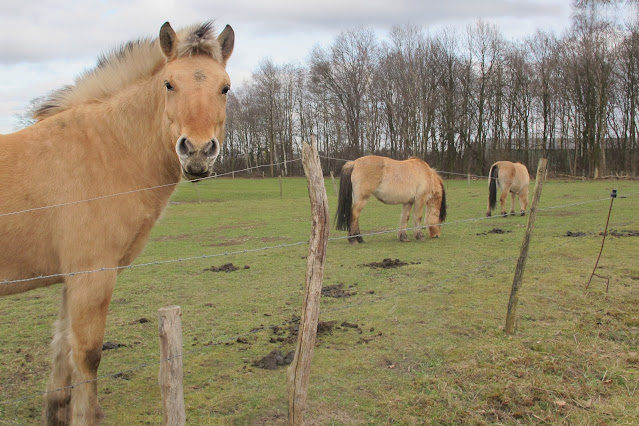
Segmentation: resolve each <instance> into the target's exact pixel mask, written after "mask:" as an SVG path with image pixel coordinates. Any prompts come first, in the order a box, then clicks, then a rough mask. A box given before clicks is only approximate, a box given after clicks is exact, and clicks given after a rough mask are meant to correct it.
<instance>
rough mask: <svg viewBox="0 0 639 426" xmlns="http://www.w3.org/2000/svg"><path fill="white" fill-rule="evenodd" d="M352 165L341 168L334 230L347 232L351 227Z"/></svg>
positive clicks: (348, 164) (347, 164)
mask: <svg viewBox="0 0 639 426" xmlns="http://www.w3.org/2000/svg"><path fill="white" fill-rule="evenodd" d="M352 173H353V163H352V162H348V163H346V164H344V167H342V176H341V178H340V181H339V197H338V199H337V212H336V213H335V229H337V230H340V231H349V232H350V226H351V212H352V211H353V183H352V182H351V174H352Z"/></svg>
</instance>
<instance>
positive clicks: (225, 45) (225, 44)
mask: <svg viewBox="0 0 639 426" xmlns="http://www.w3.org/2000/svg"><path fill="white" fill-rule="evenodd" d="M217 42H218V43H219V44H220V49H221V50H222V61H223V62H224V65H226V61H228V60H229V58H230V57H231V53H233V46H234V45H235V32H234V31H233V28H231V26H230V25H227V26H226V27H224V31H222V32H221V33H220V35H219V36H217Z"/></svg>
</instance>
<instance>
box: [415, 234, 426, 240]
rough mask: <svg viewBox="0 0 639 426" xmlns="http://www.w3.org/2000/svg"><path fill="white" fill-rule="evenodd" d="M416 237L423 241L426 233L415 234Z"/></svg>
mask: <svg viewBox="0 0 639 426" xmlns="http://www.w3.org/2000/svg"><path fill="white" fill-rule="evenodd" d="M415 239H416V240H417V241H422V240H423V239H424V234H416V235H415Z"/></svg>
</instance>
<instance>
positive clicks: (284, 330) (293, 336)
mask: <svg viewBox="0 0 639 426" xmlns="http://www.w3.org/2000/svg"><path fill="white" fill-rule="evenodd" d="M291 321H292V322H293V324H290V325H289V326H288V327H282V326H278V325H276V326H274V327H273V328H272V329H273V334H274V336H273V337H271V338H270V339H269V342H271V343H289V344H290V343H295V341H296V340H297V335H298V334H299V328H300V326H299V321H300V319H299V317H297V316H295V317H293V319H292V320H291ZM336 324H337V321H318V322H317V336H318V337H319V336H324V335H327V334H328V335H332V334H333V330H334V329H335V328H339V327H338V326H336ZM318 343H319V341H318Z"/></svg>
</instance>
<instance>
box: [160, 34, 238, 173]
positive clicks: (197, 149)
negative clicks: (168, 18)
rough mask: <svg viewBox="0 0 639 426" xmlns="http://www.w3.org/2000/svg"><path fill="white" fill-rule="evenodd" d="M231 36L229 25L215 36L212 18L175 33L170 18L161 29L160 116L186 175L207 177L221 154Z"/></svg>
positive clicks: (232, 42) (231, 51)
mask: <svg viewBox="0 0 639 426" xmlns="http://www.w3.org/2000/svg"><path fill="white" fill-rule="evenodd" d="M234 41H235V35H234V33H233V29H232V28H231V27H230V26H228V25H227V26H226V28H224V31H222V33H221V34H220V35H219V36H218V37H217V38H215V37H213V36H212V35H211V25H210V23H206V24H204V25H202V26H201V27H198V28H195V29H193V28H192V29H190V30H189V31H184V32H180V33H179V34H176V33H175V31H173V28H171V25H169V23H168V22H167V23H165V24H164V25H163V26H162V28H161V29H160V38H159V42H160V47H161V48H162V52H163V53H164V55H165V56H166V60H167V62H166V66H165V67H164V68H163V70H161V72H160V74H159V77H160V78H159V79H158V80H159V81H161V82H162V84H164V87H163V90H164V91H165V92H166V94H165V96H166V100H165V109H164V119H165V120H166V123H167V125H168V128H169V131H170V134H171V137H172V138H173V139H172V140H173V141H174V142H173V143H174V144H175V151H176V152H177V155H178V157H179V159H180V163H181V165H182V173H183V175H184V176H185V177H186V178H187V179H200V178H204V177H208V176H210V175H211V174H212V173H213V163H214V162H215V159H216V158H217V156H218V154H219V153H220V148H221V144H222V142H223V141H224V122H225V120H226V97H227V93H228V91H229V89H230V87H231V80H230V79H229V76H228V74H227V73H226V70H225V67H226V62H227V60H228V59H229V57H230V56H231V53H233V44H234Z"/></svg>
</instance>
